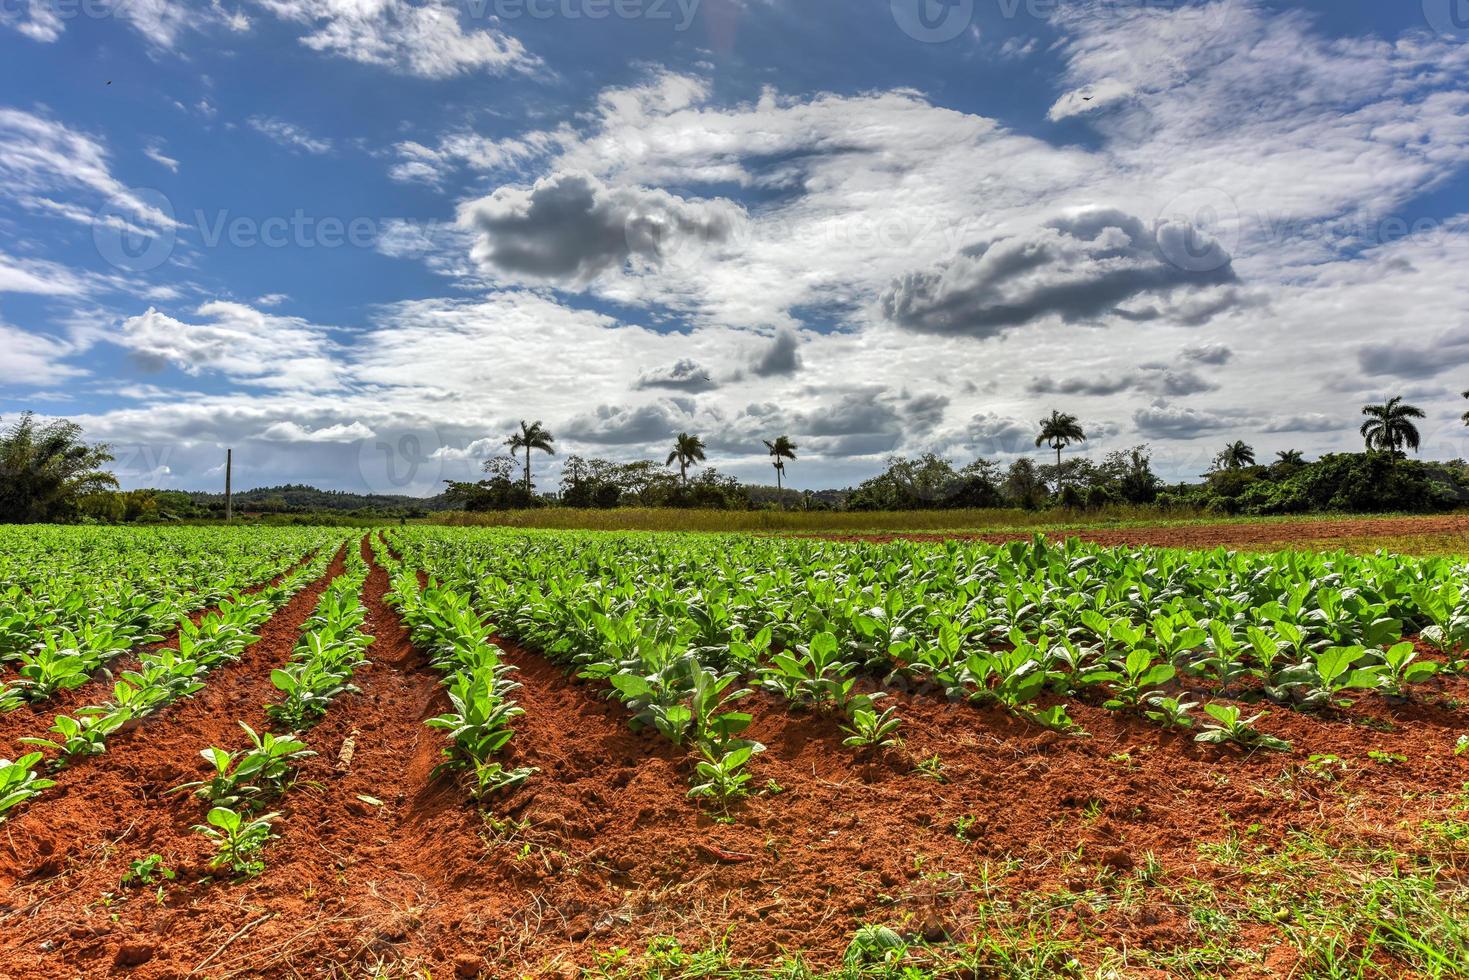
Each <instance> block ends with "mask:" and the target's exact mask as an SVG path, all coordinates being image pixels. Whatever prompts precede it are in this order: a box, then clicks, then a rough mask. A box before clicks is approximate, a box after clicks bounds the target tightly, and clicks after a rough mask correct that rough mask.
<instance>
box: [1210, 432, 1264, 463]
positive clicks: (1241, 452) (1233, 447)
mask: <svg viewBox="0 0 1469 980" xmlns="http://www.w3.org/2000/svg"><path fill="white" fill-rule="evenodd" d="M1214 464H1215V465H1216V466H1218V467H1219V468H1220V469H1221V470H1242V469H1244V468H1245V467H1246V466H1254V465H1255V450H1254V447H1252V446H1250V445H1247V444H1246V443H1245V442H1244V440H1242V439H1236V440H1235V441H1234V442H1231V443H1230V444H1229V445H1227V446H1225V447H1224V449H1223V450H1221V451H1220V453H1219V455H1218V456H1215V457H1214Z"/></svg>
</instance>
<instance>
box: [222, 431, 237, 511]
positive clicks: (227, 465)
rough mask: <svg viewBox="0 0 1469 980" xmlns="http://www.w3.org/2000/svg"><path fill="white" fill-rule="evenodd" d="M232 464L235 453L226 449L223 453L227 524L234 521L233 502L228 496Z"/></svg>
mask: <svg viewBox="0 0 1469 980" xmlns="http://www.w3.org/2000/svg"><path fill="white" fill-rule="evenodd" d="M234 463H235V451H234V450H233V449H226V450H225V451H224V519H225V523H229V522H230V521H231V520H233V519H234V516H235V508H234V501H233V499H232V498H231V496H230V470H232V469H233V468H234Z"/></svg>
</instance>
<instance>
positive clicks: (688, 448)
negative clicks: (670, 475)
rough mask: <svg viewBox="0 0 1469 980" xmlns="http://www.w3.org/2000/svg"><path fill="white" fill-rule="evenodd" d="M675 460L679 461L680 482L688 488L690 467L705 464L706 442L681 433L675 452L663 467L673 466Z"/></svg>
mask: <svg viewBox="0 0 1469 980" xmlns="http://www.w3.org/2000/svg"><path fill="white" fill-rule="evenodd" d="M674 460H678V478H679V480H680V481H681V482H682V483H683V485H684V486H688V485H689V467H690V466H694V465H697V464H699V463H702V462H704V440H703V439H700V438H699V437H698V436H691V435H689V434H688V433H687V432H680V433H679V434H678V438H677V439H675V440H674V442H673V452H671V453H669V454H668V460H667V462H665V463H664V464H663V465H664V466H672V465H673V461H674Z"/></svg>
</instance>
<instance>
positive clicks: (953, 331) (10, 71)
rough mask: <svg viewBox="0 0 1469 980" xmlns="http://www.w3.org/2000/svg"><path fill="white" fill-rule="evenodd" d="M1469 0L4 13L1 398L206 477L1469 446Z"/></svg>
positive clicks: (549, 2) (137, 459) (439, 5)
mask: <svg viewBox="0 0 1469 980" xmlns="http://www.w3.org/2000/svg"><path fill="white" fill-rule="evenodd" d="M1456 3H1458V0H1443V2H1442V3H1440V2H1438V0H1424V2H1423V3H1421V4H1420V3H1418V2H1407V3H1401V4H1384V3H1376V2H1374V3H1369V2H1367V0H1358V2H1333V3H1327V2H1311V3H1297V4H1285V3H1271V2H1254V0H1207V2H1195V0H1102V2H1089V0H1086V2H1084V0H949V2H947V3H940V2H939V0H892V2H891V3H889V2H872V0H864V2H850V0H849V2H835V0H832V2H827V0H800V2H794V0H618V2H615V3H614V2H613V0H532V2H531V3H525V2H523V0H464V2H460V3H456V2H453V0H238V2H233V3H230V2H226V0H219V2H217V3H213V4H209V3H175V2H172V0H87V2H85V3H84V2H83V0H34V2H33V0H0V53H3V57H0V352H3V353H0V415H4V416H7V417H13V416H14V415H15V414H16V413H17V412H19V411H22V410H26V409H33V410H35V411H37V412H38V413H40V414H42V415H64V416H68V417H73V418H77V419H79V420H80V421H82V422H83V424H84V425H85V426H86V429H87V432H88V434H89V435H92V436H94V437H96V438H101V439H106V440H108V441H109V442H111V443H112V444H113V445H114V446H115V447H116V450H117V452H118V456H119V463H118V469H119V474H120V476H121V477H122V478H123V481H124V483H125V484H126V485H129V486H140V485H152V486H167V487H181V488H207V487H211V486H213V485H215V484H217V483H218V482H219V480H220V475H219V464H220V461H221V459H222V456H223V449H224V447H226V446H231V447H233V448H234V449H235V456H236V465H237V470H238V477H237V478H238V479H239V481H240V482H241V483H243V484H244V485H257V484H269V483H277V482H285V481H293V482H294V481H302V482H311V483H316V484H318V485H321V486H328V487H340V488H356V489H360V488H369V489H375V490H382V491H407V492H419V493H426V492H432V491H433V490H434V489H435V488H436V486H437V485H438V481H441V480H442V479H445V478H465V477H468V476H470V475H471V474H472V473H473V472H474V471H475V468H476V466H477V464H478V461H479V460H482V459H484V458H485V457H486V456H488V455H491V454H493V453H495V452H498V451H499V450H498V448H497V447H498V444H499V443H500V441H501V440H502V439H503V438H504V435H505V434H506V433H508V431H509V430H510V429H511V428H512V427H513V426H514V425H515V424H516V423H517V422H518V420H519V419H520V418H522V417H524V418H540V419H542V420H544V421H545V423H546V424H547V425H548V427H550V428H551V429H552V430H553V431H554V432H555V433H556V434H557V437H558V443H559V445H560V446H561V447H562V449H561V452H560V454H559V456H558V458H557V459H548V460H546V461H545V462H544V464H542V465H541V466H540V470H539V474H540V475H539V482H540V483H541V485H542V486H549V485H554V482H555V479H556V476H557V472H558V466H559V460H560V459H564V458H565V456H566V455H567V454H569V453H572V452H576V453H581V454H583V455H597V456H605V457H610V458H618V459H631V458H639V457H644V456H653V455H656V456H658V457H660V458H661V457H662V456H663V455H666V448H665V447H666V444H667V443H669V442H670V441H671V439H672V436H673V435H674V434H676V433H677V432H679V431H685V430H686V431H692V432H698V433H700V434H702V435H703V436H704V438H705V439H706V441H707V442H708V443H709V444H710V446H711V453H710V456H711V462H712V463H713V464H715V465H717V466H719V467H720V468H721V469H722V470H726V471H729V472H733V473H736V474H738V475H741V476H744V477H747V478H751V479H762V480H763V479H766V478H767V474H768V472H769V471H768V466H767V464H766V463H765V462H763V460H762V458H761V455H760V452H761V442H760V440H761V439H762V438H769V437H773V436H774V435H776V434H780V433H788V434H789V435H790V436H791V437H792V438H793V439H794V440H795V441H796V442H797V443H798V445H799V446H800V447H801V452H800V459H799V460H798V461H797V463H795V464H793V465H791V466H790V468H789V470H788V475H789V477H790V478H791V481H792V482H793V483H794V485H796V486H815V487H819V486H832V485H844V484H847V483H850V482H853V481H855V480H858V479H861V478H862V477H863V476H865V475H867V474H869V473H871V472H873V471H875V470H876V469H878V468H879V467H880V465H881V462H882V459H883V458H884V457H885V456H887V455H889V454H891V453H917V452H924V451H929V450H932V451H936V452H941V453H944V454H946V455H949V456H951V457H952V458H954V459H955V460H956V461H959V462H961V463H962V462H966V461H968V460H969V459H972V458H973V457H974V456H976V455H984V456H987V457H990V458H995V459H999V460H1000V461H1002V462H1005V461H1008V460H1010V459H1013V458H1014V457H1015V456H1017V455H1021V454H1026V453H1033V452H1035V450H1034V447H1033V445H1032V442H1033V430H1034V427H1035V420H1036V419H1038V418H1039V417H1041V416H1043V415H1045V414H1047V413H1048V412H1049V411H1050V410H1051V409H1053V408H1059V409H1062V410H1065V411H1070V412H1073V413H1074V414H1077V415H1078V416H1080V417H1081V419H1082V421H1083V423H1084V425H1085V427H1086V428H1087V430H1088V433H1089V435H1090V437H1091V438H1090V439H1089V441H1088V443H1087V445H1086V446H1085V447H1084V448H1082V449H1080V450H1078V451H1083V452H1088V453H1091V454H1093V455H1099V454H1101V453H1104V452H1106V451H1109V450H1111V449H1118V448H1124V447H1127V446H1131V445H1134V444H1137V443H1147V444H1149V445H1150V446H1152V447H1153V450H1154V452H1155V456H1156V462H1157V465H1158V466H1159V468H1160V470H1162V471H1163V472H1164V473H1166V474H1167V475H1169V476H1170V477H1175V476H1176V477H1182V476H1191V475H1194V474H1196V473H1198V472H1201V471H1202V469H1203V468H1204V467H1205V466H1207V463H1208V460H1209V458H1210V457H1212V456H1213V454H1214V453H1215V452H1216V451H1217V449H1218V447H1219V445H1222V444H1223V443H1225V442H1228V441H1232V440H1234V439H1237V438H1242V439H1245V440H1246V441H1248V442H1251V443H1252V444H1254V445H1255V446H1256V447H1257V448H1258V449H1259V450H1260V451H1261V452H1262V454H1265V453H1269V452H1273V451H1274V450H1277V449H1284V448H1301V449H1304V450H1306V451H1307V452H1308V453H1311V454H1314V453H1318V452H1324V451H1330V450H1334V449H1344V448H1349V447H1352V446H1354V445H1355V444H1356V441H1357V440H1356V435H1355V430H1356V418H1355V417H1356V415H1357V411H1358V409H1359V407H1360V405H1361V404H1362V403H1363V402H1364V401H1366V400H1369V399H1376V398H1381V397H1383V396H1385V395H1387V394H1395V393H1403V394H1405V395H1408V396H1409V397H1411V398H1412V399H1413V400H1414V401H1415V402H1417V403H1418V404H1421V405H1422V406H1423V407H1424V408H1425V409H1427V410H1428V411H1429V413H1430V419H1429V421H1428V424H1427V425H1426V426H1425V436H1426V438H1425V453H1426V454H1427V455H1431V456H1436V457H1441V458H1450V457H1455V456H1461V455H1466V454H1469V452H1466V447H1465V446H1464V442H1465V435H1466V430H1465V429H1464V427H1463V426H1462V425H1461V424H1460V423H1459V421H1458V416H1459V414H1460V413H1462V411H1463V408H1464V404H1463V401H1462V399H1461V398H1460V397H1459V393H1460V392H1461V391H1462V390H1463V389H1464V388H1466V387H1469V323H1466V318H1469V314H1466V310H1469V302H1466V301H1469V295H1466V293H1469V284H1466V283H1465V282H1464V280H1465V277H1464V276H1463V275H1462V270H1463V268H1464V267H1465V265H1464V259H1465V258H1466V256H1469V247H1466V246H1469V235H1466V231H1469V225H1466V223H1465V220H1464V218H1463V217H1462V216H1463V215H1464V214H1465V213H1466V212H1469V184H1466V182H1465V178H1464V174H1463V170H1464V166H1465V163H1466V161H1469V95H1466V94H1465V93H1466V85H1465V82H1466V77H1465V76H1466V74H1469V10H1465V11H1459V10H1458V9H1457V8H1456V7H1455V6H1454V4H1456ZM599 14H601V15H602V16H597V15H599ZM1460 14H1462V16H1460ZM1460 24H1463V25H1465V26H1464V27H1460V26H1458V25H1460Z"/></svg>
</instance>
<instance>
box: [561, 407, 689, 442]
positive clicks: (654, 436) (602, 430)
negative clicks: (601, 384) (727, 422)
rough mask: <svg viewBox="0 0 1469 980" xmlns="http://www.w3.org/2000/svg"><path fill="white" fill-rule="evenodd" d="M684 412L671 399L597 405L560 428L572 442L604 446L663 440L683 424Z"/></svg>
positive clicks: (684, 419)
mask: <svg viewBox="0 0 1469 980" xmlns="http://www.w3.org/2000/svg"><path fill="white" fill-rule="evenodd" d="M686 414H687V413H685V412H683V411H682V410H681V409H680V408H678V406H676V405H675V404H673V403H671V402H658V403H655V404H651V405H639V406H630V405H599V406H598V407H597V409H596V410H595V411H593V412H589V413H586V414H583V415H578V416H576V417H575V418H573V419H571V421H569V422H568V423H567V424H566V425H565V426H563V431H564V433H565V435H566V436H567V437H568V438H569V439H571V440H574V441H578V442H590V443H596V444H599V445H605V446H633V445H646V444H648V443H654V442H663V441H665V440H667V439H668V438H669V433H671V432H677V431H678V430H679V428H680V426H682V425H684V424H686Z"/></svg>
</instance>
